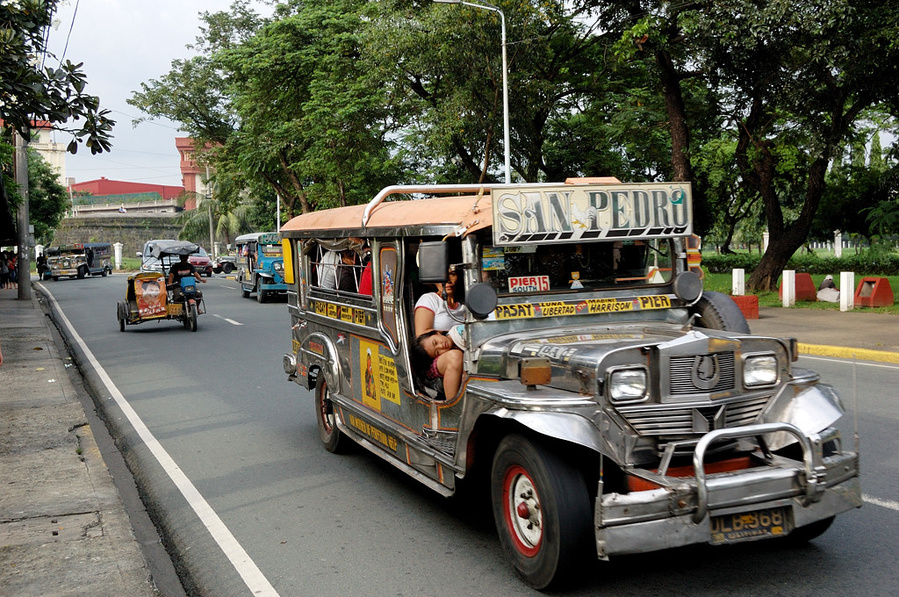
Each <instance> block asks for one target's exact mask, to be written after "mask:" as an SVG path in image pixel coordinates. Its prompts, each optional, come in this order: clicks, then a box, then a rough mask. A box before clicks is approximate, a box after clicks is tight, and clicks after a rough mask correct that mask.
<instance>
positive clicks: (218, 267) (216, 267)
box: [212, 255, 237, 274]
mask: <svg viewBox="0 0 899 597" xmlns="http://www.w3.org/2000/svg"><path fill="white" fill-rule="evenodd" d="M236 262H237V257H235V256H234V255H219V256H218V257H216V258H215V261H213V262H212V271H213V272H215V273H217V274H221V273H223V272H224V273H226V274H230V273H231V272H233V271H234V270H236V269H237V265H235V263H236Z"/></svg>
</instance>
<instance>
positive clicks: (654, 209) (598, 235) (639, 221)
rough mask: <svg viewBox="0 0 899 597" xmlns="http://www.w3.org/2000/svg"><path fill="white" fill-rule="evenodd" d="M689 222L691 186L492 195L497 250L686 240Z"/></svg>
mask: <svg viewBox="0 0 899 597" xmlns="http://www.w3.org/2000/svg"><path fill="white" fill-rule="evenodd" d="M692 221H693V213H692V190H691V187H690V183H670V182H664V183H648V184H627V183H625V184H609V185H584V186H572V185H559V186H553V185H546V186H543V185H541V186H534V187H516V188H509V189H505V188H501V189H494V190H493V242H494V244H495V245H528V244H538V243H551V242H578V241H594V240H636V239H648V238H666V237H673V236H685V235H689V234H692V233H693V229H692Z"/></svg>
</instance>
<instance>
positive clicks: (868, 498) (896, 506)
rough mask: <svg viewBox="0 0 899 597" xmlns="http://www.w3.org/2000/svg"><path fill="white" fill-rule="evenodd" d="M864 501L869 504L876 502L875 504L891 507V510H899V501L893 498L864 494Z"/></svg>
mask: <svg viewBox="0 0 899 597" xmlns="http://www.w3.org/2000/svg"><path fill="white" fill-rule="evenodd" d="M862 501H863V502H867V503H869V504H874V505H875V506H881V507H883V508H889V509H890V510H895V511H896V512H899V502H894V501H893V500H882V499H880V498H876V497H874V496H870V495H866V494H864V493H863V494H862Z"/></svg>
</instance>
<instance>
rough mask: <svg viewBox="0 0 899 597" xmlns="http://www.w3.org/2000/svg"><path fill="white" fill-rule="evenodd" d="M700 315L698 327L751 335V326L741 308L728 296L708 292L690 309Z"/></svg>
mask: <svg viewBox="0 0 899 597" xmlns="http://www.w3.org/2000/svg"><path fill="white" fill-rule="evenodd" d="M690 311H691V313H696V314H698V315H699V320H698V321H697V323H696V326H697V327H702V328H707V329H710V330H723V331H725V332H740V333H742V334H749V333H751V332H750V331H749V324H748V323H746V317H744V316H743V312H742V311H740V307H738V306H737V303H735V302H734V301H733V299H731V298H730V297H729V296H727V295H726V294H722V293H720V292H714V291H711V290H707V291H705V292H703V293H702V297H700V299H699V300H698V301H696V304H695V305H693V307H691V309H690Z"/></svg>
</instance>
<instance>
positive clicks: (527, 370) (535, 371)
mask: <svg viewBox="0 0 899 597" xmlns="http://www.w3.org/2000/svg"><path fill="white" fill-rule="evenodd" d="M520 367H521V369H520V370H519V372H518V377H519V379H520V380H521V383H522V384H524V385H526V386H528V387H533V386H541V385H546V384H548V383H549V382H550V380H551V379H552V377H553V373H552V365H550V364H549V359H546V358H536V357H534V358H527V359H521V365H520Z"/></svg>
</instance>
